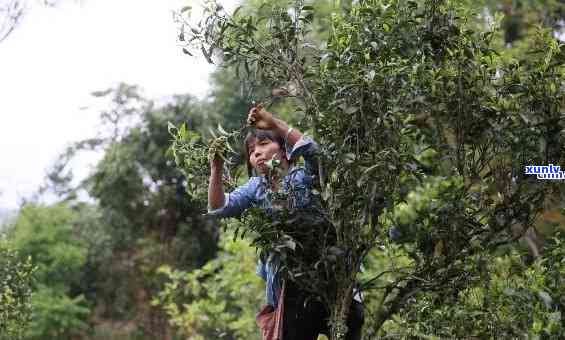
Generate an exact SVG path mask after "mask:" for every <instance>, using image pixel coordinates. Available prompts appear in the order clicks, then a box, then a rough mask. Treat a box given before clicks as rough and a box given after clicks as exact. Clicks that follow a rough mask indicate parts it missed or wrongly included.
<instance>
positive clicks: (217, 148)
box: [208, 136, 227, 169]
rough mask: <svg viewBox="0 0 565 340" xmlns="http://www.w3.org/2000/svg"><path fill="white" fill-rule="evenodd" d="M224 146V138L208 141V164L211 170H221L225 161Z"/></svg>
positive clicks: (225, 139)
mask: <svg viewBox="0 0 565 340" xmlns="http://www.w3.org/2000/svg"><path fill="white" fill-rule="evenodd" d="M226 144H227V138H226V137H225V136H221V137H218V138H215V139H212V140H210V143H209V147H208V162H210V166H211V167H212V169H214V168H220V169H221V168H222V166H223V164H224V160H225V159H224V157H225V150H226Z"/></svg>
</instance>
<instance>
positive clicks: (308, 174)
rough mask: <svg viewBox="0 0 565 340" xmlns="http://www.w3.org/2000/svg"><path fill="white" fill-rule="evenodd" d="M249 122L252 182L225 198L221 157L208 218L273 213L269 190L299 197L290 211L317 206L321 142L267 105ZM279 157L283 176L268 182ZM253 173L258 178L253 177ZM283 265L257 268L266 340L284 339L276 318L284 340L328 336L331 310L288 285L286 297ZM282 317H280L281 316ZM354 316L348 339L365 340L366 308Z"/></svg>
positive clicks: (214, 164) (356, 304)
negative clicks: (261, 282)
mask: <svg viewBox="0 0 565 340" xmlns="http://www.w3.org/2000/svg"><path fill="white" fill-rule="evenodd" d="M247 120H248V123H250V124H252V125H254V126H255V127H256V128H257V130H256V131H254V132H251V133H250V134H249V135H248V136H247V138H246V139H245V145H244V146H245V151H246V157H247V166H248V170H249V173H250V178H249V180H248V182H247V183H245V184H244V185H242V186H240V187H238V188H236V189H235V190H234V191H232V192H230V193H224V190H223V185H222V169H223V163H222V160H221V159H219V158H216V159H214V160H212V161H211V174H210V184H209V187H208V213H209V214H211V215H217V216H219V217H222V218H223V217H234V216H239V215H240V214H241V213H243V212H244V211H245V210H246V209H247V208H250V207H253V206H257V207H261V208H264V209H266V210H267V211H270V210H272V209H273V206H274V203H275V202H273V200H272V199H271V195H270V193H269V190H267V189H268V186H269V185H271V188H270V189H271V190H270V191H272V192H277V191H282V192H285V193H288V192H289V191H292V192H293V193H294V195H293V196H292V198H291V199H290V200H289V204H290V205H292V207H289V208H302V207H305V206H307V205H308V204H309V203H310V202H311V196H310V195H311V189H312V185H313V182H314V176H315V174H316V173H317V163H316V160H315V154H316V152H317V151H318V145H317V144H316V142H314V141H313V140H312V139H311V138H308V137H305V136H304V135H303V134H302V133H300V131H298V130H296V129H294V128H290V127H289V126H288V124H286V123H285V122H284V121H282V120H280V119H277V118H275V117H273V114H272V113H270V112H268V111H266V110H264V109H263V108H262V107H261V106H257V107H255V108H252V109H251V110H250V111H249V115H248V118H247ZM300 156H302V157H303V158H304V163H305V166H304V167H296V166H294V163H295V162H296V160H297V159H298V157H300ZM273 158H274V159H277V160H279V161H280V168H281V170H282V171H281V172H279V173H278V174H277V173H275V174H274V175H273V174H270V175H271V180H268V179H267V177H266V175H267V174H268V173H269V170H268V169H269V168H268V166H267V162H268V161H269V160H271V159H273ZM253 171H255V172H256V174H257V176H251V172H253ZM272 176H278V178H276V177H275V178H272ZM281 184H282V185H281ZM279 265H280V262H279V260H278V258H276V257H275V258H273V259H272V260H269V261H265V262H263V261H261V260H260V261H259V264H258V267H257V273H258V274H259V275H260V276H261V277H262V278H263V279H264V280H265V281H266V295H267V306H265V307H264V308H263V310H262V311H261V312H260V313H259V314H258V318H257V321H258V324H259V325H260V326H261V327H262V328H263V329H262V331H263V338H264V339H279V337H280V334H277V333H278V330H273V329H265V328H268V327H271V328H272V327H277V326H278V322H276V321H277V320H276V319H277V318H276V317H278V316H280V315H281V314H282V339H284V340H316V339H317V338H318V335H319V334H320V333H323V334H328V327H327V319H328V317H329V311H328V310H327V309H326V308H324V307H323V306H322V304H320V303H319V302H317V301H315V300H313V299H308V301H309V302H308V303H306V304H305V303H304V302H305V301H306V300H307V298H308V295H307V294H306V293H305V292H303V291H301V290H300V289H299V288H298V287H297V286H296V285H294V284H293V283H292V282H287V283H286V284H285V285H284V287H285V289H284V294H282V295H283V296H282V298H281V293H282V292H283V289H282V288H283V282H282V281H283V280H282V279H281V277H280V272H279ZM279 300H280V301H279ZM279 304H280V305H279ZM281 306H284V307H283V308H281ZM276 312H278V313H277V314H275V313H276ZM349 314H350V315H349V318H348V320H347V324H348V328H349V332H348V335H347V339H351V340H357V339H361V326H362V324H363V308H362V305H361V303H360V301H359V299H357V300H355V301H353V302H352V308H351V311H350V313H349ZM265 320H266V321H265ZM262 325H263V326H262Z"/></svg>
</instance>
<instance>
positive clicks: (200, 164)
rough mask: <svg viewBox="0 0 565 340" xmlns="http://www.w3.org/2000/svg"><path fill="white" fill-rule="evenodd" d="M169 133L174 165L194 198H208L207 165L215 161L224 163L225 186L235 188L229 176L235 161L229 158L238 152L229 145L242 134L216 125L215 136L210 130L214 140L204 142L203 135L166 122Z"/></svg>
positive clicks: (184, 125) (182, 125)
mask: <svg viewBox="0 0 565 340" xmlns="http://www.w3.org/2000/svg"><path fill="white" fill-rule="evenodd" d="M168 130H169V134H170V135H171V137H172V138H173V139H172V142H171V147H170V148H169V152H170V154H172V156H173V158H174V160H175V163H176V166H177V168H178V169H180V170H181V172H182V173H183V175H184V176H185V177H186V181H187V187H186V192H187V193H188V194H189V195H190V196H191V197H192V198H194V199H200V200H202V201H205V200H206V199H207V195H208V178H209V176H210V162H211V160H212V159H214V158H221V159H223V160H224V164H225V171H224V177H223V180H224V185H225V186H226V187H227V188H228V189H229V190H232V189H234V188H235V186H236V182H235V179H234V178H233V177H232V176H231V173H230V169H229V166H230V165H232V164H233V163H234V162H233V161H232V159H233V158H234V157H235V156H237V154H238V153H237V152H236V151H234V149H233V148H232V147H231V145H230V144H233V143H237V142H238V140H239V139H240V138H241V131H236V132H232V133H228V132H226V131H225V130H224V129H223V128H222V127H221V126H218V135H216V133H215V132H214V131H211V133H212V135H213V137H214V138H212V139H210V140H209V141H208V142H207V143H206V142H204V140H203V138H202V136H201V135H200V134H199V133H198V132H196V131H191V130H189V129H187V127H186V124H184V123H183V124H181V126H180V127H176V126H175V125H174V124H172V123H170V122H169V125H168Z"/></svg>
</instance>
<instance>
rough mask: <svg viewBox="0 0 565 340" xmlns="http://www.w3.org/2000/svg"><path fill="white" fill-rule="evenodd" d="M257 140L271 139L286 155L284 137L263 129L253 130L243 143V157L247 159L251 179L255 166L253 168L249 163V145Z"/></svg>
mask: <svg viewBox="0 0 565 340" xmlns="http://www.w3.org/2000/svg"><path fill="white" fill-rule="evenodd" d="M255 139H258V140H260V141H261V140H264V139H269V140H271V141H273V142H275V143H277V144H278V145H279V146H280V148H281V150H282V151H283V152H284V153H286V147H285V142H284V138H283V137H282V136H280V135H279V134H278V133H276V132H275V131H273V130H261V129H252V130H250V131H249V132H248V133H247V136H246V137H245V140H244V141H243V155H244V157H245V162H246V163H247V174H248V175H249V177H252V176H253V166H251V163H250V162H249V156H250V155H249V145H250V144H251V143H252V142H254V141H255Z"/></svg>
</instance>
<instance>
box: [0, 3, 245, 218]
mask: <svg viewBox="0 0 565 340" xmlns="http://www.w3.org/2000/svg"><path fill="white" fill-rule="evenodd" d="M33 1H35V2H33ZM37 2H38V1H37V0H30V1H29V3H30V6H29V11H28V13H27V15H26V16H25V17H24V19H23V21H22V23H21V25H20V26H18V28H17V29H16V30H15V31H14V32H13V34H12V35H10V36H9V37H8V38H7V40H4V41H3V42H1V43H0V156H1V160H0V208H8V209H14V208H17V207H18V203H19V202H20V200H21V199H22V198H25V197H29V196H30V195H31V194H32V193H34V192H35V191H36V190H37V188H38V187H39V185H40V184H41V183H42V182H43V178H44V175H45V172H46V170H47V169H48V168H49V166H50V165H51V164H52V163H53V161H54V160H55V158H56V156H57V155H58V154H59V153H60V152H62V151H63V150H64V148H65V146H66V145H68V144H69V143H70V142H72V141H77V140H81V139H84V138H88V137H94V136H95V135H96V131H97V126H98V116H99V112H98V111H97V110H96V109H95V108H94V107H97V106H98V107H99V100H95V99H94V98H93V97H92V96H91V95H90V93H91V92H93V91H96V90H102V89H107V88H109V87H114V86H115V85H117V84H118V83H119V82H126V83H129V84H137V85H139V86H140V87H141V88H142V90H143V91H142V93H143V95H144V96H145V97H146V98H151V99H156V100H163V99H166V98H167V97H169V96H170V95H172V94H180V93H190V94H193V95H196V96H198V97H200V98H202V97H204V96H205V95H206V93H207V92H208V90H209V87H208V77H209V74H210V72H211V71H212V70H213V65H209V64H207V63H206V62H205V61H204V60H203V58H199V57H190V56H187V55H185V54H183V53H182V50H181V47H179V46H180V45H179V43H178V41H177V35H178V31H177V24H176V23H174V21H173V14H172V11H173V10H177V11H178V10H179V9H180V8H182V7H183V6H185V5H187V4H190V5H193V6H195V7H197V5H198V3H196V2H195V1H194V0H182V1H181V0H81V1H78V0H74V1H73V0H60V2H59V4H58V6H57V7H55V8H48V7H43V6H39V5H38V4H37ZM221 2H222V3H223V4H224V6H225V7H226V8H228V9H229V8H230V7H234V6H235V5H234V3H235V1H233V0H232V1H221ZM97 103H98V104H97ZM85 108H86V109H85ZM99 157H100V155H89V156H84V157H82V158H80V159H79V160H78V161H77V162H75V164H73V169H74V173H75V176H76V178H77V180H78V179H80V178H84V177H85V176H86V175H87V174H88V172H89V171H90V169H91V168H92V166H93V165H94V164H95V162H96V160H97V159H98V158H99Z"/></svg>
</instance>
